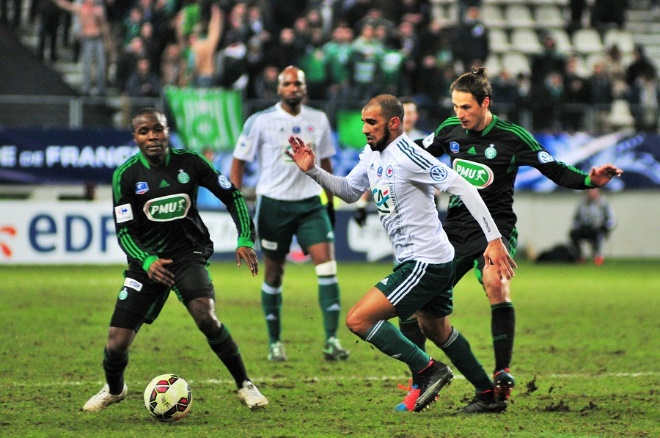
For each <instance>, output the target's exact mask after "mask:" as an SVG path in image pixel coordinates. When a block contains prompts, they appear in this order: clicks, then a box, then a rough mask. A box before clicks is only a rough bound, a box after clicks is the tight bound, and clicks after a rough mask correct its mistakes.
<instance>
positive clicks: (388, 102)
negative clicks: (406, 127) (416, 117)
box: [365, 94, 403, 121]
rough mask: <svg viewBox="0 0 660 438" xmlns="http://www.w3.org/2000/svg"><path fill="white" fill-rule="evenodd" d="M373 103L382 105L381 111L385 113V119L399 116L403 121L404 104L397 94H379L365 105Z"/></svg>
mask: <svg viewBox="0 0 660 438" xmlns="http://www.w3.org/2000/svg"><path fill="white" fill-rule="evenodd" d="M373 104H376V105H378V106H380V112H381V113H382V114H383V118H385V120H389V119H391V118H392V117H398V118H399V120H401V121H403V105H402V104H401V102H400V101H399V99H397V98H396V96H393V95H391V94H379V95H378V96H376V97H374V98H372V99H371V100H369V102H367V105H365V106H369V105H373Z"/></svg>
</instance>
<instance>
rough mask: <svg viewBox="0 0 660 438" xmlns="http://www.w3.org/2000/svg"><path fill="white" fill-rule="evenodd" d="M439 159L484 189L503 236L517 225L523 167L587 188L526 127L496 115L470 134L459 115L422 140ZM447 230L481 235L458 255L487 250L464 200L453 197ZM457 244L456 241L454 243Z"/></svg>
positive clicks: (578, 173)
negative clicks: (516, 193)
mask: <svg viewBox="0 0 660 438" xmlns="http://www.w3.org/2000/svg"><path fill="white" fill-rule="evenodd" d="M422 144H423V146H424V147H425V148H426V149H427V150H428V151H429V152H430V153H431V154H433V155H434V156H436V157H439V156H441V155H443V154H447V155H448V156H449V158H450V161H451V165H452V168H453V169H454V170H455V171H456V172H458V173H459V174H460V175H461V176H462V177H463V178H465V179H466V180H468V181H469V182H470V183H472V184H473V185H474V186H476V187H477V189H478V190H479V194H480V195H481V198H482V199H483V200H484V202H485V203H486V206H487V207H488V210H489V211H490V214H491V215H492V216H493V219H494V220H495V223H496V224H497V227H498V228H499V230H500V233H502V235H505V236H510V235H511V233H512V231H513V229H514V228H515V225H516V215H515V213H514V212H513V192H514V183H515V181H516V175H517V174H518V168H520V166H532V167H535V168H536V169H538V170H539V171H540V172H541V173H542V174H543V175H545V176H546V177H548V178H550V179H551V180H552V181H553V182H555V183H556V184H558V185H560V186H563V187H567V188H570V189H586V188H589V187H591V186H590V185H589V179H588V175H587V174H586V173H584V172H583V171H581V170H579V169H576V168H574V167H572V166H568V165H566V164H564V163H562V162H560V161H556V160H555V158H554V157H553V156H552V155H551V154H550V153H549V152H548V151H547V150H545V149H544V148H543V147H542V146H541V145H540V144H539V143H538V142H537V141H536V139H535V138H534V137H533V136H532V134H530V133H529V131H527V130H526V129H524V128H522V127H520V126H518V125H516V124H514V123H511V122H507V121H505V120H502V119H500V118H498V117H497V116H495V115H493V120H492V121H491V123H490V124H489V125H488V126H487V127H486V128H485V129H484V130H483V131H481V132H475V131H468V130H466V129H465V128H463V127H462V126H461V122H460V121H459V120H458V118H456V117H450V118H448V119H447V120H445V121H444V122H443V123H441V124H440V126H439V127H438V128H437V129H436V131H435V132H434V133H433V134H431V135H429V136H428V137H426V138H425V139H424V140H423V141H422ZM443 225H444V228H445V230H446V231H447V234H448V235H450V236H451V235H452V234H457V235H460V234H462V235H466V234H471V235H475V236H480V238H479V239H476V238H475V239H473V240H474V242H469V243H467V244H465V243H464V244H463V245H460V246H462V247H463V248H462V249H461V250H460V254H459V248H458V247H457V255H467V254H472V253H474V252H476V251H479V250H481V249H483V248H485V247H486V246H487V242H486V240H485V238H484V237H483V233H481V229H480V227H479V224H477V222H476V221H475V220H474V218H473V217H472V215H471V214H470V212H469V211H468V209H467V208H466V207H465V205H464V204H463V202H462V201H461V199H460V198H459V197H457V196H452V197H451V198H450V199H449V208H448V210H447V219H446V220H445V222H444V224H443ZM452 243H454V242H452Z"/></svg>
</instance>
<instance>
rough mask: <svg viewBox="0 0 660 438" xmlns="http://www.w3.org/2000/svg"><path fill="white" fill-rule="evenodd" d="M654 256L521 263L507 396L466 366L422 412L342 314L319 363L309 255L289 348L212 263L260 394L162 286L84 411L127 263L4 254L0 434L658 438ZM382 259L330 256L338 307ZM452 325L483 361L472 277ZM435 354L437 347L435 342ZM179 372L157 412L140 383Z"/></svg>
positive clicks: (253, 289) (484, 344) (98, 374)
mask: <svg viewBox="0 0 660 438" xmlns="http://www.w3.org/2000/svg"><path fill="white" fill-rule="evenodd" d="M659 267H660V263H659V262H658V261H657V260H644V261H616V260H607V262H606V264H605V265H604V266H601V267H594V266H591V265H581V266H578V265H534V264H530V263H525V262H522V263H520V267H519V269H518V271H517V276H516V278H515V279H514V280H513V284H512V291H513V292H512V296H513V301H514V304H515V305H516V312H517V313H516V315H517V337H516V349H515V352H514V363H513V369H512V373H513V374H514V376H515V377H516V380H517V387H516V389H515V391H514V394H513V398H512V404H511V406H510V407H509V409H508V410H507V411H506V412H505V413H503V414H498V415H479V416H464V415H456V410H457V409H458V408H459V407H461V406H463V405H464V404H465V403H466V402H467V401H468V400H469V399H470V398H471V396H472V388H471V386H470V385H469V384H468V383H467V382H466V381H465V380H464V379H463V378H461V376H460V375H458V376H457V378H456V379H455V380H454V382H453V383H452V384H451V386H449V387H448V388H446V389H444V390H443V391H442V393H441V396H440V399H439V400H438V402H437V403H436V404H434V405H432V407H431V408H430V409H429V410H427V411H425V412H423V413H395V412H394V411H393V407H394V406H395V405H396V404H397V403H398V402H399V401H400V400H401V399H402V398H403V396H404V395H405V392H404V391H401V390H399V389H398V388H397V384H399V383H406V381H407V378H408V376H407V367H406V366H405V365H404V364H402V363H401V362H398V361H396V360H394V359H391V358H388V357H386V356H385V355H383V354H382V353H380V352H379V351H377V350H375V349H373V348H372V347H371V346H370V345H369V344H368V343H365V342H363V341H361V340H359V339H358V338H357V337H356V336H354V335H352V334H351V333H349V332H348V330H347V329H346V328H345V327H343V326H342V327H341V330H340V338H341V340H342V342H343V344H344V347H346V348H348V349H349V350H351V357H350V358H349V360H347V361H346V362H340V363H327V362H325V361H324V360H323V356H322V353H321V348H322V344H323V330H322V324H321V316H320V312H319V310H318V304H317V298H316V286H315V278H314V272H313V269H312V267H311V266H310V265H289V266H288V267H287V273H286V277H285V284H284V295H283V297H284V307H283V340H284V342H285V345H286V347H287V354H288V356H289V361H288V362H286V363H270V362H268V361H266V359H265V358H266V353H267V348H266V332H265V323H264V321H263V317H262V313H261V306H260V302H259V288H260V285H261V282H262V274H259V276H258V277H254V278H252V277H250V275H249V273H248V270H247V268H246V267H245V266H243V267H241V268H236V266H235V265H234V264H233V263H229V262H227V263H225V262H222V263H220V262H214V263H213V264H212V265H211V270H212V273H213V276H214V280H215V284H216V289H217V292H218V302H217V307H218V309H217V310H218V315H219V317H220V319H221V320H222V321H223V322H224V323H225V324H226V325H227V327H228V328H229V329H230V331H231V332H232V334H233V336H234V338H235V339H236V341H237V342H238V344H239V346H240V348H241V352H242V354H243V356H244V359H245V362H246V364H247V368H248V373H249V374H250V377H251V378H252V379H253V381H254V382H255V383H256V384H257V385H258V386H259V388H260V389H261V391H262V392H263V393H264V394H265V395H266V396H267V397H268V398H269V400H270V404H269V406H268V408H267V409H264V410H261V411H255V412H251V411H249V410H248V409H247V408H245V407H243V406H242V405H241V404H240V402H239V400H238V398H237V397H236V395H235V393H234V385H233V382H232V381H231V378H230V376H229V373H228V372H227V371H226V370H225V368H224V367H223V366H222V364H221V363H220V362H219V361H218V360H217V358H216V357H215V355H214V354H213V353H212V352H211V350H210V349H209V348H208V346H207V344H206V342H205V339H204V338H203V336H202V335H201V333H199V332H198V331H197V329H196V328H195V326H194V323H193V321H192V319H191V318H190V316H189V315H188V314H187V312H186V310H185V309H184V308H183V306H182V305H181V304H180V303H178V302H177V301H176V299H175V298H170V301H169V302H168V305H167V306H166V307H165V309H164V310H163V313H162V314H161V316H160V317H159V319H158V320H157V321H156V322H155V323H154V324H153V325H152V326H145V327H143V328H142V330H141V331H140V333H139V335H138V337H137V338H136V341H135V343H134V344H133V347H132V348H131V352H130V362H129V366H128V369H127V371H126V381H127V384H128V386H129V395H128V398H127V399H126V400H124V401H123V402H121V403H119V404H116V405H113V406H111V407H109V408H108V409H106V410H105V411H103V412H100V413H85V412H81V411H80V408H81V406H82V405H83V404H84V403H85V401H86V400H87V399H88V398H89V397H90V396H91V395H93V394H94V393H96V392H97V391H98V390H99V389H100V387H101V385H102V384H103V370H102V368H101V358H102V351H103V346H104V344H105V340H106V335H107V326H108V321H109V318H110V314H111V312H112V308H113V304H114V300H115V298H116V296H117V293H118V291H119V290H120V287H121V283H122V276H121V271H122V269H123V266H109V267H108V266H74V267H50V266H49V267H24V266H11V267H9V266H0V279H1V281H0V304H1V305H0V388H1V389H2V397H0V412H2V415H1V416H0V436H17V437H19V436H20V437H28V436H29V437H32V436H34V437H41V436H44V437H46V436H48V437H60V436H67V437H74V436H75V437H81V436H84V437H97V436H98V437H126V436H136V437H137V436H139V437H149V436H170V435H177V436H191V437H192V436H194V437H206V436H231V437H330V436H331V437H334V436H344V435H350V436H359V437H379V438H381V437H427V436H428V437H431V436H434V437H435V436H446V437H468V436H479V437H490V436H493V437H495V436H521V437H621V436H630V437H647V436H648V437H652V436H659V435H660V426H659V425H660V409H659V408H658V405H659V402H660V400H659V398H658V392H659V383H660V366H659V365H658V364H659V363H660V342H659V338H658V333H659V330H658V329H659V326H660V318H659V317H658V311H659V310H660V298H659V295H658V290H659V289H660V273H659V272H658V268H659ZM390 270H391V264H389V263H373V264H358V263H355V264H348V263H340V265H339V280H340V284H341V289H342V300H343V312H342V313H343V314H345V313H346V311H347V310H348V309H349V308H350V306H351V305H352V304H353V303H354V302H356V301H357V300H358V299H359V298H360V297H361V296H362V294H363V293H364V292H365V291H366V290H367V289H368V288H369V287H371V286H372V285H373V284H375V283H376V282H377V281H378V280H380V279H381V278H382V277H383V276H385V275H386V274H387V273H388V272H390ZM452 322H453V324H454V325H455V326H456V327H457V328H458V329H459V330H460V331H461V332H462V333H463V334H464V335H465V336H466V337H467V338H468V340H470V343H471V344H472V347H473V349H474V351H475V353H476V354H477V356H478V357H479V359H480V360H481V362H482V363H483V364H484V367H485V368H486V370H487V371H489V372H490V371H491V369H492V367H493V354H492V348H491V344H490V335H489V332H490V310H489V306H488V303H487V300H486V299H485V297H484V294H483V291H482V290H481V288H480V286H479V285H478V283H477V282H476V280H475V279H474V277H473V276H472V274H469V275H468V276H466V278H464V279H463V280H462V281H461V283H460V284H459V285H458V286H457V288H456V290H455V313H454V315H453V316H452ZM428 349H429V351H430V353H431V354H432V355H434V356H436V357H438V358H439V359H441V360H444V359H445V358H444V356H443V355H442V353H441V352H440V351H439V350H438V349H437V348H435V347H434V346H429V348H428ZM166 372H173V373H177V374H179V375H181V376H182V377H184V378H185V379H186V380H187V381H188V382H189V383H190V384H191V387H192V390H193V406H192V410H191V413H190V415H188V417H186V418H185V419H184V420H182V421H180V422H178V423H171V424H161V423H158V422H156V421H154V420H152V419H151V418H150V417H149V415H148V414H147V411H146V410H145V408H144V406H143V402H142V391H143V389H144V387H145V386H146V385H147V383H148V382H149V381H150V380H151V379H152V378H153V377H154V376H156V375H158V374H162V373H166Z"/></svg>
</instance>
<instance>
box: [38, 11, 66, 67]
mask: <svg viewBox="0 0 660 438" xmlns="http://www.w3.org/2000/svg"><path fill="white" fill-rule="evenodd" d="M34 2H35V3H38V5H37V14H38V15H39V56H40V57H41V59H43V60H46V44H48V48H49V55H50V56H49V58H50V60H51V62H56V61H57V59H58V58H57V33H58V31H59V27H60V15H62V14H61V10H60V8H59V7H58V6H57V5H56V4H55V3H53V1H52V0H34Z"/></svg>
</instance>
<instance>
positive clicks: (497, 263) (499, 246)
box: [484, 239, 518, 280]
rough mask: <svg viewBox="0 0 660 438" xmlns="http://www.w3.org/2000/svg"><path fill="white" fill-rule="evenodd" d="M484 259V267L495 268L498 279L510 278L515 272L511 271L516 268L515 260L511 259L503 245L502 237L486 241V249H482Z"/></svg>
mask: <svg viewBox="0 0 660 438" xmlns="http://www.w3.org/2000/svg"><path fill="white" fill-rule="evenodd" d="M484 260H485V261H486V263H485V265H484V269H491V268H495V269H497V275H498V276H499V277H500V280H504V279H505V278H506V279H507V280H510V279H511V278H512V277H514V276H515V275H516V274H515V272H513V269H514V268H517V267H518V265H516V262H514V261H513V258H512V257H511V255H509V251H508V250H507V249H506V246H504V242H502V239H495V240H491V241H490V242H488V246H487V247H486V251H484Z"/></svg>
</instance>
